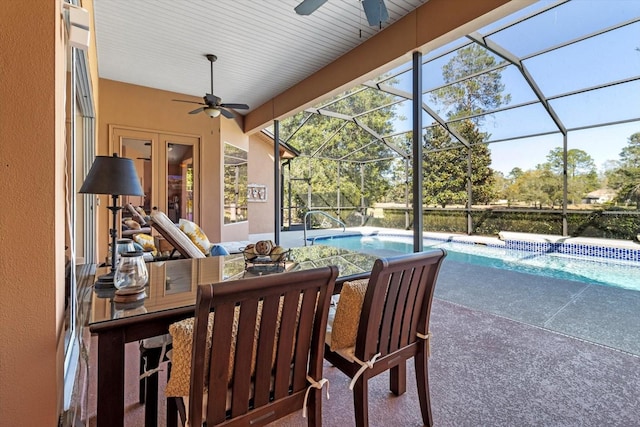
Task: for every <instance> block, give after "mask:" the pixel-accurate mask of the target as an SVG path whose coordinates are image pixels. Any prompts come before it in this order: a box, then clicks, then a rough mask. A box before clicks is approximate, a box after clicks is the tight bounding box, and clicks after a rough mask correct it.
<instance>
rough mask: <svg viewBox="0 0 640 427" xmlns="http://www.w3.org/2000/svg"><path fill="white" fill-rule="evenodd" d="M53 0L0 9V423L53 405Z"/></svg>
mask: <svg viewBox="0 0 640 427" xmlns="http://www.w3.org/2000/svg"><path fill="white" fill-rule="evenodd" d="M60 7H61V6H60V2H58V1H47V2H37V4H36V3H34V2H30V1H28V2H7V3H5V4H3V11H2V14H0V28H2V31H1V32H0V45H1V46H2V55H0V69H1V70H2V79H0V96H1V99H2V100H3V101H2V103H1V104H0V129H2V141H1V142H0V159H1V161H2V164H1V169H0V170H1V172H0V174H1V175H0V176H1V178H0V182H1V183H2V193H3V200H4V203H3V208H2V209H0V325H1V326H0V342H1V343H2V344H1V345H0V423H7V425H15V426H56V425H57V420H58V415H59V413H60V410H61V409H62V377H63V352H64V349H63V343H62V341H63V311H64V307H63V305H64V243H65V239H64V230H65V228H64V170H63V159H64V152H65V148H64V125H65V108H64V106H65V104H64V102H65V99H64V98H65V69H64V67H65V52H64V49H63V44H64V32H63V26H62V20H61V18H60V17H61V14H60Z"/></svg>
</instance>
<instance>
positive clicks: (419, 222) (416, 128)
mask: <svg viewBox="0 0 640 427" xmlns="http://www.w3.org/2000/svg"><path fill="white" fill-rule="evenodd" d="M412 107H413V135H412V139H413V141H412V144H413V251H414V252H421V251H422V246H423V245H422V228H423V223H424V220H423V218H422V199H423V197H422V193H423V190H422V181H423V180H422V54H421V53H420V52H414V53H413V105H412Z"/></svg>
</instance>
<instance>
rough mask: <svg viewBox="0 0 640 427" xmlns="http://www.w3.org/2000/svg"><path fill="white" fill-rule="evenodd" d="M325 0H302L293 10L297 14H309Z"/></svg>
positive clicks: (325, 0)
mask: <svg viewBox="0 0 640 427" xmlns="http://www.w3.org/2000/svg"><path fill="white" fill-rule="evenodd" d="M326 2H327V0H304V1H303V2H302V3H300V4H299V5H297V6H296V7H295V8H294V9H293V10H295V11H296V13H297V14H298V15H311V14H312V13H313V12H315V10H316V9H317V8H319V7H320V6H322V5H323V4H325V3H326Z"/></svg>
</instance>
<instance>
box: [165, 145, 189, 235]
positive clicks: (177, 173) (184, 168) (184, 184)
mask: <svg viewBox="0 0 640 427" xmlns="http://www.w3.org/2000/svg"><path fill="white" fill-rule="evenodd" d="M166 150H167V215H168V216H169V218H171V220H172V221H173V222H175V223H177V222H178V221H179V220H180V218H184V219H188V220H189V221H193V220H194V217H193V188H194V187H193V146H192V145H187V144H178V143H175V142H170V143H168V144H167V148H166Z"/></svg>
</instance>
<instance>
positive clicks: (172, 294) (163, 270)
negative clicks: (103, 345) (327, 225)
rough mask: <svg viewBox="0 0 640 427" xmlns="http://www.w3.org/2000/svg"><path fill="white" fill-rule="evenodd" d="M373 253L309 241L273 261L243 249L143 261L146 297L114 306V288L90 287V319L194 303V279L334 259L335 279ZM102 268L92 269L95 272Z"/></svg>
mask: <svg viewBox="0 0 640 427" xmlns="http://www.w3.org/2000/svg"><path fill="white" fill-rule="evenodd" d="M375 260H376V257H375V256H373V255H369V254H363V253H359V252H355V251H352V250H348V249H342V248H335V247H331V246H323V245H313V246H304V247H298V248H291V249H290V251H289V252H288V256H287V259H285V260H282V262H279V263H276V264H274V265H258V264H251V263H248V262H247V261H246V260H245V257H244V256H243V254H233V255H227V256H213V257H207V258H202V259H177V260H171V261H163V262H151V263H148V264H147V268H148V271H149V281H148V283H147V286H146V287H145V293H146V298H145V299H144V300H143V301H140V302H139V304H138V305H136V306H135V307H133V306H126V307H124V306H122V305H121V304H120V305H118V306H116V303H114V301H113V297H114V291H115V290H109V289H107V290H95V291H94V292H93V301H92V304H93V309H92V310H91V319H90V323H91V324H94V323H99V322H104V321H109V320H112V319H122V318H127V317H133V316H138V315H141V314H145V313H153V312H158V311H162V310H168V309H172V308H180V307H186V306H190V305H194V304H195V299H196V289H197V285H199V284H205V283H217V282H222V281H227V280H236V279H241V278H244V277H252V276H258V275H263V274H272V273H283V272H289V271H299V270H307V269H312V268H317V267H324V266H327V265H335V266H337V267H338V270H339V279H344V278H347V277H350V276H357V275H363V274H366V273H368V272H370V271H371V268H372V267H373V263H374V261H375ZM100 274H101V271H100V269H98V271H96V276H98V275H100Z"/></svg>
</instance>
